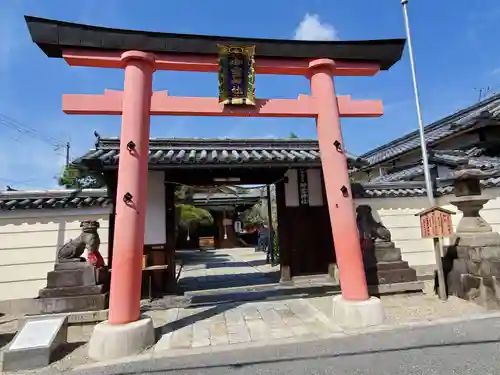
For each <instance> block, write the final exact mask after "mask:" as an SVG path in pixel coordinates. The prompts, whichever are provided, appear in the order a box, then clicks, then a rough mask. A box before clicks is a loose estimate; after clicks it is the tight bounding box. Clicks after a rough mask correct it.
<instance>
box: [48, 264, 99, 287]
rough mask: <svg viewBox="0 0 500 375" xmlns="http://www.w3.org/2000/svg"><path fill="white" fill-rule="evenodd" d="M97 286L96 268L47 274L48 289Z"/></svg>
mask: <svg viewBox="0 0 500 375" xmlns="http://www.w3.org/2000/svg"><path fill="white" fill-rule="evenodd" d="M91 285H96V274H95V269H94V267H91V266H90V267H86V268H82V269H70V270H57V271H50V272H47V288H63V287H74V286H91Z"/></svg>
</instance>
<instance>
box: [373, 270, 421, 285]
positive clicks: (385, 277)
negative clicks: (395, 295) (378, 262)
mask: <svg viewBox="0 0 500 375" xmlns="http://www.w3.org/2000/svg"><path fill="white" fill-rule="evenodd" d="M366 279H367V282H368V285H380V284H397V283H405V282H410V281H417V271H415V270H414V269H413V268H406V269H392V270H391V269H389V270H377V269H375V270H368V271H367V273H366Z"/></svg>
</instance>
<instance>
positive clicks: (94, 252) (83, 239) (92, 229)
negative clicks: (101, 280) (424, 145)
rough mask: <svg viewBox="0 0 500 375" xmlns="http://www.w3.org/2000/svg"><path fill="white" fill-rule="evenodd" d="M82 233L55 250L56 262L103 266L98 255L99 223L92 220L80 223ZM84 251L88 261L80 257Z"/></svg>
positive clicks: (99, 242)
mask: <svg viewBox="0 0 500 375" xmlns="http://www.w3.org/2000/svg"><path fill="white" fill-rule="evenodd" d="M80 228H82V233H81V234H80V235H79V236H78V237H76V238H75V239H72V240H70V241H69V242H67V243H65V244H64V245H63V246H61V247H60V248H59V249H58V250H57V262H58V263H64V262H71V261H73V262H74V261H78V260H79V261H82V262H84V261H87V262H88V263H90V264H92V265H93V266H95V267H102V266H104V259H103V258H102V256H101V254H100V253H99V246H100V245H101V240H100V238H99V233H97V230H98V229H99V223H98V222H97V221H94V220H86V221H82V222H81V223H80ZM85 249H87V250H88V259H85V258H83V257H82V255H83V253H84V252H85Z"/></svg>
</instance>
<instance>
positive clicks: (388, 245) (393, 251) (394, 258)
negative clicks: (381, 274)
mask: <svg viewBox="0 0 500 375" xmlns="http://www.w3.org/2000/svg"><path fill="white" fill-rule="evenodd" d="M375 258H376V260H377V262H399V261H401V259H402V258H401V249H400V248H397V247H395V246H394V243H392V242H381V243H376V245H375Z"/></svg>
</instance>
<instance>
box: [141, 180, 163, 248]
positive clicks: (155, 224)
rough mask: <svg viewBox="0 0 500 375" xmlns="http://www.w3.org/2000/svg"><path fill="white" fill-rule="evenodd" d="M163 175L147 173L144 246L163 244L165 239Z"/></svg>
mask: <svg viewBox="0 0 500 375" xmlns="http://www.w3.org/2000/svg"><path fill="white" fill-rule="evenodd" d="M164 181H165V174H164V173H163V171H149V174H148V205H147V210H146V230H145V232H144V243H145V244H146V245H157V244H164V243H166V242H167V239H166V232H165V228H166V223H165V220H166V218H165V183H164Z"/></svg>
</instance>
